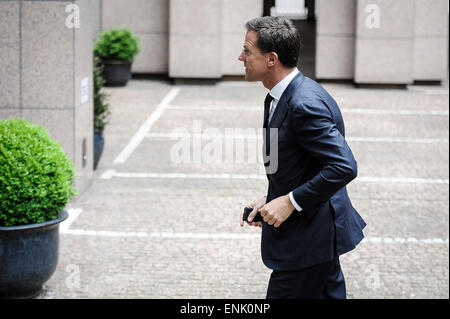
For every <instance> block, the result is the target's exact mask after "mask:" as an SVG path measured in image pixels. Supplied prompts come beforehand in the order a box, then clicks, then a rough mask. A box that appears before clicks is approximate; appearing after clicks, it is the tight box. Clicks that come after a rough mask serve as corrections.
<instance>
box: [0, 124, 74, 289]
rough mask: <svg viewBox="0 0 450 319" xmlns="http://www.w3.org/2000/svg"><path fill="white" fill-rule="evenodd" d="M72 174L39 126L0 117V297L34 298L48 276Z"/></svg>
mask: <svg viewBox="0 0 450 319" xmlns="http://www.w3.org/2000/svg"><path fill="white" fill-rule="evenodd" d="M74 175H75V172H74V167H73V163H72V162H71V160H70V159H69V158H68V156H67V155H66V153H65V152H64V151H63V149H62V147H61V146H60V145H59V144H58V143H57V142H55V141H54V140H52V139H51V138H50V137H49V135H48V132H47V131H46V130H45V129H44V128H43V127H41V126H36V125H34V124H32V123H31V122H28V121H26V120H24V119H10V120H2V121H0V297H2V298H31V297H34V296H36V295H37V294H39V292H40V291H41V289H42V287H43V285H44V283H45V282H46V281H47V280H48V279H49V278H50V277H51V276H52V274H53V272H54V271H55V269H56V265H57V261H58V246H59V223H61V222H62V221H63V220H64V219H66V218H67V215H68V214H67V212H66V211H65V210H64V207H65V206H66V204H67V203H68V202H69V201H70V199H71V197H72V196H73V195H76V194H77V191H76V190H75V189H74V187H73V178H74Z"/></svg>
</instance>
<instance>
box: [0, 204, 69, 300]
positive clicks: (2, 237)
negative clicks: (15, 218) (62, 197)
mask: <svg viewBox="0 0 450 319" xmlns="http://www.w3.org/2000/svg"><path fill="white" fill-rule="evenodd" d="M67 217H68V213H67V212H66V211H62V212H61V213H60V214H59V217H58V218H56V219H54V220H51V221H47V222H44V223H40V224H31V225H21V226H12V227H0V298H32V297H34V296H36V295H38V294H39V293H40V292H41V290H42V287H43V285H44V283H46V282H47V281H48V280H49V279H50V277H51V276H52V275H53V273H54V271H55V269H56V265H57V263H58V250H59V224H60V223H61V222H62V221H63V220H65V219H66V218H67Z"/></svg>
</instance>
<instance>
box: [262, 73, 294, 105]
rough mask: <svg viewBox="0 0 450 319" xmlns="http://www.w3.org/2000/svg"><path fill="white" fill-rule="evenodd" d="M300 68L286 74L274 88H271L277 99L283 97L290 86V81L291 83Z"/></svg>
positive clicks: (273, 95)
mask: <svg viewBox="0 0 450 319" xmlns="http://www.w3.org/2000/svg"><path fill="white" fill-rule="evenodd" d="M298 72H299V71H298V69H297V68H295V69H294V71H292V72H291V73H289V74H288V75H286V76H285V77H284V78H283V80H281V81H280V82H278V83H277V85H275V86H274V87H273V88H272V90H270V92H269V94H270V95H271V96H272V97H273V98H274V99H276V100H279V99H280V98H281V95H282V94H283V92H284V90H286V88H287V87H288V85H289V83H291V81H292V79H293V78H294V77H295V76H296V75H297V74H298Z"/></svg>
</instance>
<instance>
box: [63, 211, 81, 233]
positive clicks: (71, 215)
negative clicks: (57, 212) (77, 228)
mask: <svg viewBox="0 0 450 319" xmlns="http://www.w3.org/2000/svg"><path fill="white" fill-rule="evenodd" d="M82 211H83V210H82V209H81V208H70V209H68V210H67V213H68V214H69V217H67V219H66V220H65V221H63V222H62V223H61V224H60V225H59V231H60V232H62V233H64V232H66V231H67V230H68V229H69V227H70V225H72V223H73V222H74V221H75V219H77V217H78V216H79V215H80V214H81V212H82Z"/></svg>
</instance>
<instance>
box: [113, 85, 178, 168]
mask: <svg viewBox="0 0 450 319" xmlns="http://www.w3.org/2000/svg"><path fill="white" fill-rule="evenodd" d="M179 91H180V88H177V87H175V88H172V89H171V90H170V92H169V93H167V95H166V96H165V97H164V98H163V99H162V101H161V103H159V104H158V106H157V107H156V109H155V110H154V111H153V113H152V114H151V115H150V116H149V117H148V118H147V120H146V121H145V122H144V124H142V125H141V127H140V128H139V130H138V131H137V132H136V134H134V136H133V137H132V138H131V140H130V141H129V142H128V144H127V146H125V148H124V149H123V150H122V152H120V154H119V155H117V157H116V158H115V159H114V162H113V163H114V164H122V163H125V161H126V160H127V159H128V157H129V156H130V155H131V154H132V153H133V152H134V150H135V149H136V148H137V147H138V146H139V144H140V143H141V142H142V140H143V139H144V137H145V135H146V134H147V133H148V132H149V131H150V129H151V128H152V126H153V124H155V122H156V121H157V120H158V119H159V118H160V117H161V115H162V114H163V113H164V111H165V110H166V108H167V106H168V105H169V103H170V102H171V101H172V100H173V99H174V98H175V97H176V96H177V94H178V92H179Z"/></svg>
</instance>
